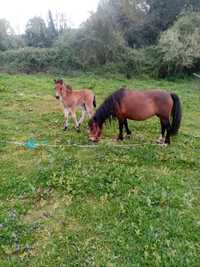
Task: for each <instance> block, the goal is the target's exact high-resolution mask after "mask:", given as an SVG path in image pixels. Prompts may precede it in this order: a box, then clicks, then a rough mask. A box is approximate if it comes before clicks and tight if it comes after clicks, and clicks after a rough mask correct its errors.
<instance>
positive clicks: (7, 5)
mask: <svg viewBox="0 0 200 267" xmlns="http://www.w3.org/2000/svg"><path fill="white" fill-rule="evenodd" d="M98 2H99V0H2V3H1V7H0V18H5V19H7V20H8V21H9V22H10V24H11V26H12V27H13V28H14V30H15V32H16V33H23V32H24V30H25V25H26V23H27V21H28V20H29V19H30V18H32V17H34V16H42V17H43V18H44V19H45V20H46V18H47V14H48V10H49V9H50V10H51V11H52V13H53V14H56V13H64V14H65V15H66V18H67V19H68V21H69V22H70V26H73V27H78V26H79V25H80V24H81V23H82V22H84V21H85V20H86V19H87V18H88V17H89V15H90V12H92V11H95V10H96V8H97V5H98Z"/></svg>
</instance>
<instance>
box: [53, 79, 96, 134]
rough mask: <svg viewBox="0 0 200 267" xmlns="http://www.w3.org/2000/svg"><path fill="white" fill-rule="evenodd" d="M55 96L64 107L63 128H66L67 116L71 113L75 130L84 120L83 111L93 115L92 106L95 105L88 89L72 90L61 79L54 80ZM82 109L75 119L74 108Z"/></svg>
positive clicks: (91, 93) (92, 95)
mask: <svg viewBox="0 0 200 267" xmlns="http://www.w3.org/2000/svg"><path fill="white" fill-rule="evenodd" d="M54 82H55V93H56V98H57V99H59V100H60V102H61V103H62V104H63V107H64V117H65V121H64V130H67V128H68V118H69V115H70V114H71V116H72V119H73V121H74V124H75V128H76V129H77V131H79V130H80V125H81V123H82V122H83V121H84V118H85V113H87V115H88V116H89V118H91V117H92V115H93V108H94V107H96V100H95V95H94V93H93V92H92V91H91V90H89V89H82V90H80V91H76V90H72V87H71V86H70V85H65V84H64V82H63V80H54ZM78 108H81V109H82V115H81V117H80V119H79V121H77V117H76V110H77V109H78Z"/></svg>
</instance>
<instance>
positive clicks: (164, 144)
mask: <svg viewBox="0 0 200 267" xmlns="http://www.w3.org/2000/svg"><path fill="white" fill-rule="evenodd" d="M168 145H169V144H167V143H162V144H159V146H160V147H163V148H165V147H168Z"/></svg>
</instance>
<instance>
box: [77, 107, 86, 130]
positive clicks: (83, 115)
mask: <svg viewBox="0 0 200 267" xmlns="http://www.w3.org/2000/svg"><path fill="white" fill-rule="evenodd" d="M84 118H85V109H84V108H82V114H81V117H80V119H79V122H78V124H79V126H80V125H81V124H82V122H83V121H84Z"/></svg>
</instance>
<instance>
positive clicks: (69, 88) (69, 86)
mask: <svg viewBox="0 0 200 267" xmlns="http://www.w3.org/2000/svg"><path fill="white" fill-rule="evenodd" d="M63 85H64V88H65V89H66V90H67V91H70V92H71V91H72V87H71V85H69V84H65V83H64V84H63Z"/></svg>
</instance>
